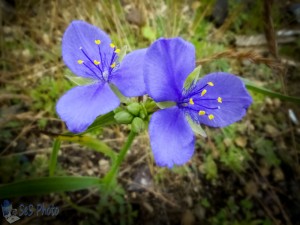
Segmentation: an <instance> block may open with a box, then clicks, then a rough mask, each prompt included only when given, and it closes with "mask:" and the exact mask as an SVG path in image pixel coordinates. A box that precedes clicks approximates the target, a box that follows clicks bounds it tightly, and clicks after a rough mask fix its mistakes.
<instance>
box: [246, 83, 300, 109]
mask: <svg viewBox="0 0 300 225" xmlns="http://www.w3.org/2000/svg"><path fill="white" fill-rule="evenodd" d="M242 80H243V81H244V83H245V85H246V87H247V89H249V90H252V91H255V92H257V93H260V94H263V95H266V96H270V97H273V98H279V99H280V100H283V101H287V102H293V103H296V104H300V98H297V97H293V96H287V95H283V94H280V93H278V92H274V91H271V90H269V89H267V88H263V87H259V86H257V85H255V84H254V83H252V82H251V81H249V80H246V79H242Z"/></svg>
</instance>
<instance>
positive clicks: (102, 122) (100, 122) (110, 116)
mask: <svg viewBox="0 0 300 225" xmlns="http://www.w3.org/2000/svg"><path fill="white" fill-rule="evenodd" d="M114 115H115V114H114V112H109V113H107V114H105V115H102V116H98V117H97V119H96V120H95V121H94V123H93V124H92V125H91V126H89V127H88V129H87V130H86V131H84V132H83V133H81V134H86V133H90V132H93V131H95V130H98V129H100V128H101V127H104V126H107V125H112V124H116V120H115V118H114ZM79 135H80V134H79ZM73 136H78V134H73Z"/></svg>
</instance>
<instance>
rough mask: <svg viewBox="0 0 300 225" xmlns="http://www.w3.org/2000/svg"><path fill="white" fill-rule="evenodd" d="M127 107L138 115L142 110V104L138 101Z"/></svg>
mask: <svg viewBox="0 0 300 225" xmlns="http://www.w3.org/2000/svg"><path fill="white" fill-rule="evenodd" d="M127 109H128V111H129V112H130V113H132V114H133V115H135V116H137V115H139V112H140V110H141V105H140V104H139V103H137V102H133V103H130V104H129V105H128V106H127Z"/></svg>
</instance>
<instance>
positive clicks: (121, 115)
mask: <svg viewBox="0 0 300 225" xmlns="http://www.w3.org/2000/svg"><path fill="white" fill-rule="evenodd" d="M114 118H115V120H116V121H117V122H118V123H125V124H129V123H131V121H132V119H133V115H131V114H130V113H129V112H127V111H121V112H117V113H116V114H115V115H114Z"/></svg>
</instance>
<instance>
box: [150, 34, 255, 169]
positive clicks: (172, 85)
mask: <svg viewBox="0 0 300 225" xmlns="http://www.w3.org/2000/svg"><path fill="white" fill-rule="evenodd" d="M144 62H145V68H144V79H145V84H146V90H147V93H148V94H149V96H150V97H152V98H153V99H154V101H156V102H165V101H172V102H174V103H175V104H174V106H172V107H170V108H166V109H162V110H159V111H157V112H155V113H154V114H153V115H152V118H151V120H150V124H149V135H150V143H151V147H152V151H153V155H154V159H155V161H156V163H157V164H158V165H159V166H168V167H169V168H171V167H173V165H174V164H175V165H181V164H184V163H186V162H187V161H188V160H189V159H190V158H191V157H192V155H193V152H194V144H195V138H194V134H193V131H192V128H191V126H190V125H189V122H188V119H187V118H189V119H190V120H191V121H192V122H193V123H196V124H199V125H200V124H205V125H208V126H212V127H224V126H227V125H229V124H231V123H234V122H236V121H238V120H240V119H241V118H242V117H243V116H244V115H245V113H246V109H247V108H248V107H249V106H250V104H251V102H252V98H251V97H250V95H249V94H248V92H247V90H246V89H245V86H244V84H243V83H242V81H241V80H240V79H239V78H238V77H236V76H234V75H231V74H228V73H222V72H216V73H211V74H208V75H206V76H204V77H203V78H202V79H200V80H198V81H196V82H194V83H192V85H191V86H190V87H188V88H184V83H185V80H186V78H187V77H188V75H189V74H190V73H191V72H192V71H193V70H194V68H195V49H194V46H193V45H192V44H191V43H189V42H186V41H184V40H183V39H181V38H172V39H164V38H162V39H159V40H157V41H156V42H154V43H153V44H152V45H151V46H150V47H149V48H148V50H147V53H146V55H145V59H144Z"/></svg>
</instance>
